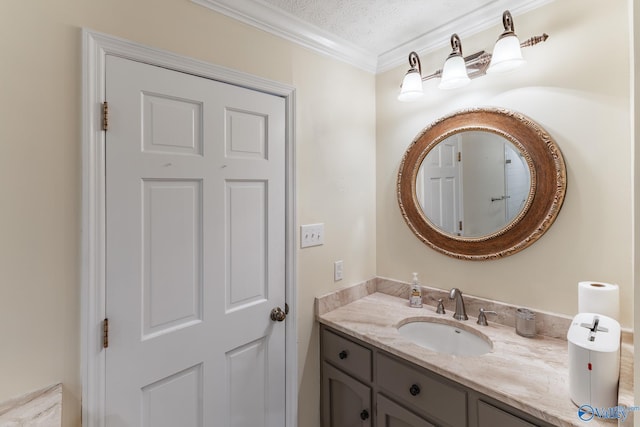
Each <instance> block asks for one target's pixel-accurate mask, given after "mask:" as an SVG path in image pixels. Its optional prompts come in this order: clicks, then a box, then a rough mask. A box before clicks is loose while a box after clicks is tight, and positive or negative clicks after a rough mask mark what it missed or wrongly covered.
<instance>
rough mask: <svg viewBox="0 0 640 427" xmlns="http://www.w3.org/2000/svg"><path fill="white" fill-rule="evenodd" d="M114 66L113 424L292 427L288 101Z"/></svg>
mask: <svg viewBox="0 0 640 427" xmlns="http://www.w3.org/2000/svg"><path fill="white" fill-rule="evenodd" d="M106 66H107V71H106V100H107V102H108V104H109V116H110V117H109V130H108V131H107V133H106V164H107V166H106V175H107V176H106V204H107V210H106V242H107V243H106V248H107V249H106V251H107V252H106V260H107V263H106V313H107V317H108V319H109V346H108V348H107V349H106V350H105V351H106V426H108V427H116V426H117V427H125V426H126V427H139V426H140V427H178V426H179V427H204V426H206V427H213V426H215V427H263V426H264V427H282V426H284V425H285V369H284V367H285V325H286V322H278V321H274V320H272V319H271V316H270V314H271V312H272V309H274V308H275V307H281V308H282V309H283V310H284V309H285V102H284V99H283V98H281V97H278V96H273V95H268V94H265V93H261V92H257V91H253V90H248V89H244V88H240V87H237V86H232V85H229V84H225V83H220V82H216V81H212V80H209V79H205V78H200V77H196V76H192V75H189V74H184V73H180V72H176V71H171V70H167V69H164V68H159V67H155V66H152V65H146V64H142V63H139V62H135V61H131V60H127V59H123V58H118V57H114V56H107V61H106Z"/></svg>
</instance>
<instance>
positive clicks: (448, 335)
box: [398, 321, 493, 356]
mask: <svg viewBox="0 0 640 427" xmlns="http://www.w3.org/2000/svg"><path fill="white" fill-rule="evenodd" d="M398 332H400V335H402V336H403V337H405V338H407V339H408V340H410V341H412V342H414V343H415V344H418V345H419V346H422V347H425V348H428V349H429V350H431V351H435V352H438V353H445V354H455V355H458V356H480V355H482V354H485V353H488V352H490V351H491V349H492V348H493V344H492V343H491V340H489V339H488V338H486V337H484V336H482V335H480V334H479V333H474V332H469V331H467V330H464V329H461V328H460V327H459V326H456V325H453V324H449V323H435V322H430V321H417V322H411V323H407V324H405V325H402V326H400V327H399V328H398Z"/></svg>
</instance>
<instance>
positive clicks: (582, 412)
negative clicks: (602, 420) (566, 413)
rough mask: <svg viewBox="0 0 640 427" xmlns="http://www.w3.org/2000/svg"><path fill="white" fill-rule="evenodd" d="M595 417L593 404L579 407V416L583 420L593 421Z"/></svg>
mask: <svg viewBox="0 0 640 427" xmlns="http://www.w3.org/2000/svg"><path fill="white" fill-rule="evenodd" d="M593 417H594V414H593V408H592V407H591V405H582V406H581V407H579V408H578V418H580V419H581V420H582V421H591V420H592V419H593Z"/></svg>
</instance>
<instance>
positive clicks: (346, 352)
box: [322, 329, 372, 381]
mask: <svg viewBox="0 0 640 427" xmlns="http://www.w3.org/2000/svg"><path fill="white" fill-rule="evenodd" d="M322 347H323V352H324V353H323V357H324V360H326V361H328V362H330V363H332V364H333V365H334V366H337V367H339V368H340V369H342V370H343V371H344V372H347V373H349V374H351V375H354V376H356V377H358V378H360V379H362V380H365V381H371V374H372V369H371V350H369V349H368V348H365V347H362V346H361V345H359V344H356V343H354V342H353V341H349V340H348V339H346V338H343V337H341V336H339V335H336V334H334V333H333V332H330V331H328V330H326V329H323V331H322Z"/></svg>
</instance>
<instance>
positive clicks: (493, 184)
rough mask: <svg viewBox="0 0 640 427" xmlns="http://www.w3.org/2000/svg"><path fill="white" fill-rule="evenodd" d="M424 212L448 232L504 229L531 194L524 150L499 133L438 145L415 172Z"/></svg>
mask: <svg viewBox="0 0 640 427" xmlns="http://www.w3.org/2000/svg"><path fill="white" fill-rule="evenodd" d="M415 188H416V197H417V199H418V202H419V204H420V207H421V208H422V211H423V213H424V215H425V216H426V217H427V218H428V220H429V221H430V222H431V223H432V225H434V226H435V227H437V228H438V229H439V230H441V231H442V232H444V233H446V234H450V235H455V236H463V237H481V236H487V235H490V234H493V233H495V232H497V231H499V230H501V229H503V228H504V227H505V226H506V225H507V224H509V223H510V222H511V221H513V220H514V219H515V218H516V217H517V216H518V215H519V214H521V213H522V211H523V209H524V208H525V206H527V205H528V204H527V203H526V202H527V199H528V198H529V197H532V191H531V173H530V171H529V165H528V164H527V162H526V160H525V159H524V157H523V156H522V153H521V152H520V151H519V150H518V149H517V148H516V147H515V146H514V145H513V144H512V143H511V142H509V141H508V140H506V139H505V138H503V137H502V136H500V135H497V134H495V133H492V132H485V131H467V132H460V133H456V134H454V135H451V136H449V137H448V138H446V139H444V140H443V141H441V142H440V143H438V144H437V145H436V146H434V147H433V148H432V149H431V150H430V151H429V153H428V154H427V156H426V157H425V159H424V160H423V162H422V164H421V166H420V169H419V171H418V174H417V175H416V187H415Z"/></svg>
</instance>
